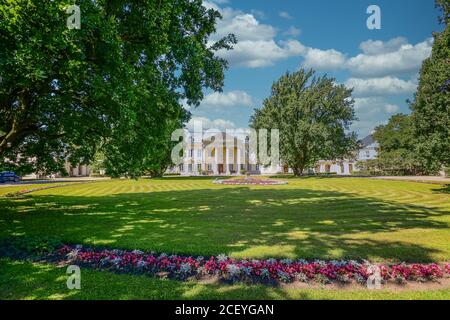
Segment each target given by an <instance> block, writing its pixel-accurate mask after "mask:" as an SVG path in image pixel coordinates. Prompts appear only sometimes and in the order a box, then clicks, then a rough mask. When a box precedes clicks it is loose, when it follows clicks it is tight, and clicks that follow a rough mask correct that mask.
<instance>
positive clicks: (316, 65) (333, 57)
mask: <svg viewBox="0 0 450 320" xmlns="http://www.w3.org/2000/svg"><path fill="white" fill-rule="evenodd" d="M345 60H346V59H345V55H343V54H342V53H340V52H339V51H336V50H334V49H329V50H321V49H314V48H307V50H306V54H305V60H304V61H303V67H305V68H313V69H315V70H320V71H325V70H336V69H340V68H343V67H344V66H345Z"/></svg>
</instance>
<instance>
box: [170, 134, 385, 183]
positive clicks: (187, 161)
mask: <svg viewBox="0 0 450 320" xmlns="http://www.w3.org/2000/svg"><path fill="white" fill-rule="evenodd" d="M361 145H362V148H361V149H360V150H358V151H357V152H355V153H354V154H353V157H352V158H351V159H335V160H320V161H318V162H317V164H316V166H315V167H314V168H310V169H308V171H307V173H330V174H331V173H333V174H337V175H350V174H352V173H353V172H356V171H358V168H357V165H356V163H357V162H358V161H361V160H370V159H375V158H376V156H377V148H378V143H377V142H375V141H374V140H373V137H372V136H371V135H370V136H367V137H365V138H364V139H363V140H362V141H361ZM249 150H250V148H249V141H248V137H236V136H230V135H227V134H226V133H225V132H219V133H217V134H215V135H211V136H210V137H208V138H202V139H201V140H195V138H194V137H193V135H192V136H191V138H190V141H189V143H187V146H186V149H185V150H184V155H185V156H184V158H183V163H182V164H180V165H178V166H174V167H172V168H170V169H169V170H168V171H167V173H172V174H173V173H178V174H181V175H188V176H196V175H203V174H208V175H241V174H243V173H247V172H248V173H251V174H277V173H292V169H291V168H289V167H288V166H287V165H285V164H283V161H282V160H280V162H279V163H276V164H272V165H270V166H263V165H259V164H256V156H255V155H254V154H250V151H249Z"/></svg>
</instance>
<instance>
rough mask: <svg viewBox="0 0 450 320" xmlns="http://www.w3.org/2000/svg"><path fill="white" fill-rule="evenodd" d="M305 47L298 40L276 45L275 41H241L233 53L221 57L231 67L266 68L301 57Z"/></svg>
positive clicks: (226, 53) (223, 53)
mask: <svg viewBox="0 0 450 320" xmlns="http://www.w3.org/2000/svg"><path fill="white" fill-rule="evenodd" d="M305 49H306V48H305V47H304V46H303V45H302V44H301V43H300V42H298V41H296V40H289V41H282V42H279V43H276V42H275V41H274V40H269V41H266V40H259V41H241V42H239V43H238V44H237V45H235V47H234V49H233V50H231V51H225V50H224V51H221V52H219V55H220V56H221V57H222V58H224V59H226V60H227V61H228V62H229V63H230V64H231V65H235V66H244V67H250V68H258V67H266V66H271V65H273V64H274V62H275V61H277V60H281V59H286V58H288V57H293V56H299V55H301V54H302V53H303V52H305Z"/></svg>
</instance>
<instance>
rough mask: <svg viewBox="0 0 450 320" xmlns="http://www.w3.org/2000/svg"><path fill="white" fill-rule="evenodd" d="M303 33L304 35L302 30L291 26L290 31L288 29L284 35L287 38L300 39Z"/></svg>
mask: <svg viewBox="0 0 450 320" xmlns="http://www.w3.org/2000/svg"><path fill="white" fill-rule="evenodd" d="M301 33H302V30H300V29H298V28H296V27H294V26H290V27H289V29H287V30H286V31H285V32H283V34H284V35H285V36H291V37H298V36H299V35H300V34H301Z"/></svg>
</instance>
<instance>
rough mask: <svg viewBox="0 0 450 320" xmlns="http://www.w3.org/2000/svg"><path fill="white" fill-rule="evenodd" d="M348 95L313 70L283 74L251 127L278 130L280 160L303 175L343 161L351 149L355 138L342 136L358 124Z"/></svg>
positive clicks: (253, 118)
mask: <svg viewBox="0 0 450 320" xmlns="http://www.w3.org/2000/svg"><path fill="white" fill-rule="evenodd" d="M351 92H352V91H351V90H349V89H347V88H345V87H344V86H343V85H336V84H335V81H334V79H332V78H327V77H326V76H323V77H315V76H314V72H313V71H309V72H306V71H305V70H300V71H298V72H294V73H287V74H285V75H284V76H282V77H281V78H280V79H279V80H278V81H276V82H275V83H274V84H273V86H272V93H271V96H270V97H269V98H267V99H265V100H264V103H263V107H262V108H261V109H256V110H255V113H254V114H253V116H252V118H251V120H250V122H251V126H252V127H253V128H255V129H259V128H267V129H279V130H280V157H281V159H283V161H284V162H285V163H286V164H288V165H289V167H291V168H293V170H294V173H295V175H301V174H302V173H303V170H304V169H305V168H307V167H312V166H314V164H315V163H316V161H317V160H319V159H334V158H342V157H345V156H348V155H349V153H350V151H351V150H354V149H355V147H356V135H355V134H354V133H350V134H347V133H346V132H345V131H346V130H347V129H348V128H349V125H350V124H351V122H352V121H353V120H355V119H356V118H355V113H354V109H353V104H354V101H353V99H352V98H351Z"/></svg>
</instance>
